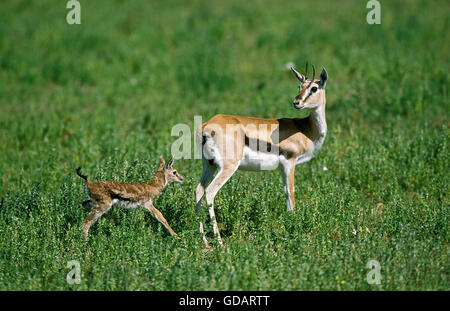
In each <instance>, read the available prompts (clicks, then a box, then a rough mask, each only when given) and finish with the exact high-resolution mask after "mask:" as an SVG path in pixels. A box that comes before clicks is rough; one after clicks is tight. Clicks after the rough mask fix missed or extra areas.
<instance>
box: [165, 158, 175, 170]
mask: <svg viewBox="0 0 450 311" xmlns="http://www.w3.org/2000/svg"><path fill="white" fill-rule="evenodd" d="M174 161H175V160H174V159H173V156H172V158H171V159H170V161H169V162H168V163H167V164H166V169H168V168H171V167H172V166H173V162H174Z"/></svg>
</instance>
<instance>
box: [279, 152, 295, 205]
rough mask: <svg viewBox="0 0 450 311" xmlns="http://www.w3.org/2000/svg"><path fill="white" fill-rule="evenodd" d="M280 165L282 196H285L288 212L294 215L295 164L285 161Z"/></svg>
mask: <svg viewBox="0 0 450 311" xmlns="http://www.w3.org/2000/svg"><path fill="white" fill-rule="evenodd" d="M281 164H282V170H281V173H282V176H283V184H284V194H285V195H286V206H287V210H288V211H292V212H294V214H295V210H294V208H295V197H294V191H295V189H294V176H295V175H294V172H295V162H294V161H290V160H285V161H282V162H281Z"/></svg>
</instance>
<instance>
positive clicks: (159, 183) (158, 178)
mask: <svg viewBox="0 0 450 311" xmlns="http://www.w3.org/2000/svg"><path fill="white" fill-rule="evenodd" d="M148 184H149V185H150V186H153V187H155V188H156V189H157V190H158V195H159V194H161V192H162V191H163V190H164V188H165V187H166V185H167V181H166V176H165V174H164V172H163V171H157V172H156V174H155V176H154V177H153V178H152V179H151V180H150V182H149V183H148Z"/></svg>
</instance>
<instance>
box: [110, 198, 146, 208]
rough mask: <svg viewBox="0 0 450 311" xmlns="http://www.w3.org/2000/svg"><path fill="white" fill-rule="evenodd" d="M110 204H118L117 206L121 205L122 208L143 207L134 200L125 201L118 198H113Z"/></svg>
mask: <svg viewBox="0 0 450 311" xmlns="http://www.w3.org/2000/svg"><path fill="white" fill-rule="evenodd" d="M111 205H115V206H119V207H123V208H129V209H133V208H138V207H143V206H142V205H141V204H139V203H138V202H134V201H125V200H119V199H114V200H113V201H112V203H111Z"/></svg>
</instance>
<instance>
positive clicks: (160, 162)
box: [158, 155, 166, 169]
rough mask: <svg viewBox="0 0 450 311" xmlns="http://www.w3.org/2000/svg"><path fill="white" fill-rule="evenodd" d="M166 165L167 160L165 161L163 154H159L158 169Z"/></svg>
mask: <svg viewBox="0 0 450 311" xmlns="http://www.w3.org/2000/svg"><path fill="white" fill-rule="evenodd" d="M164 165H166V162H165V161H164V158H163V156H162V155H161V156H159V167H158V169H162V168H163V167H164Z"/></svg>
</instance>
